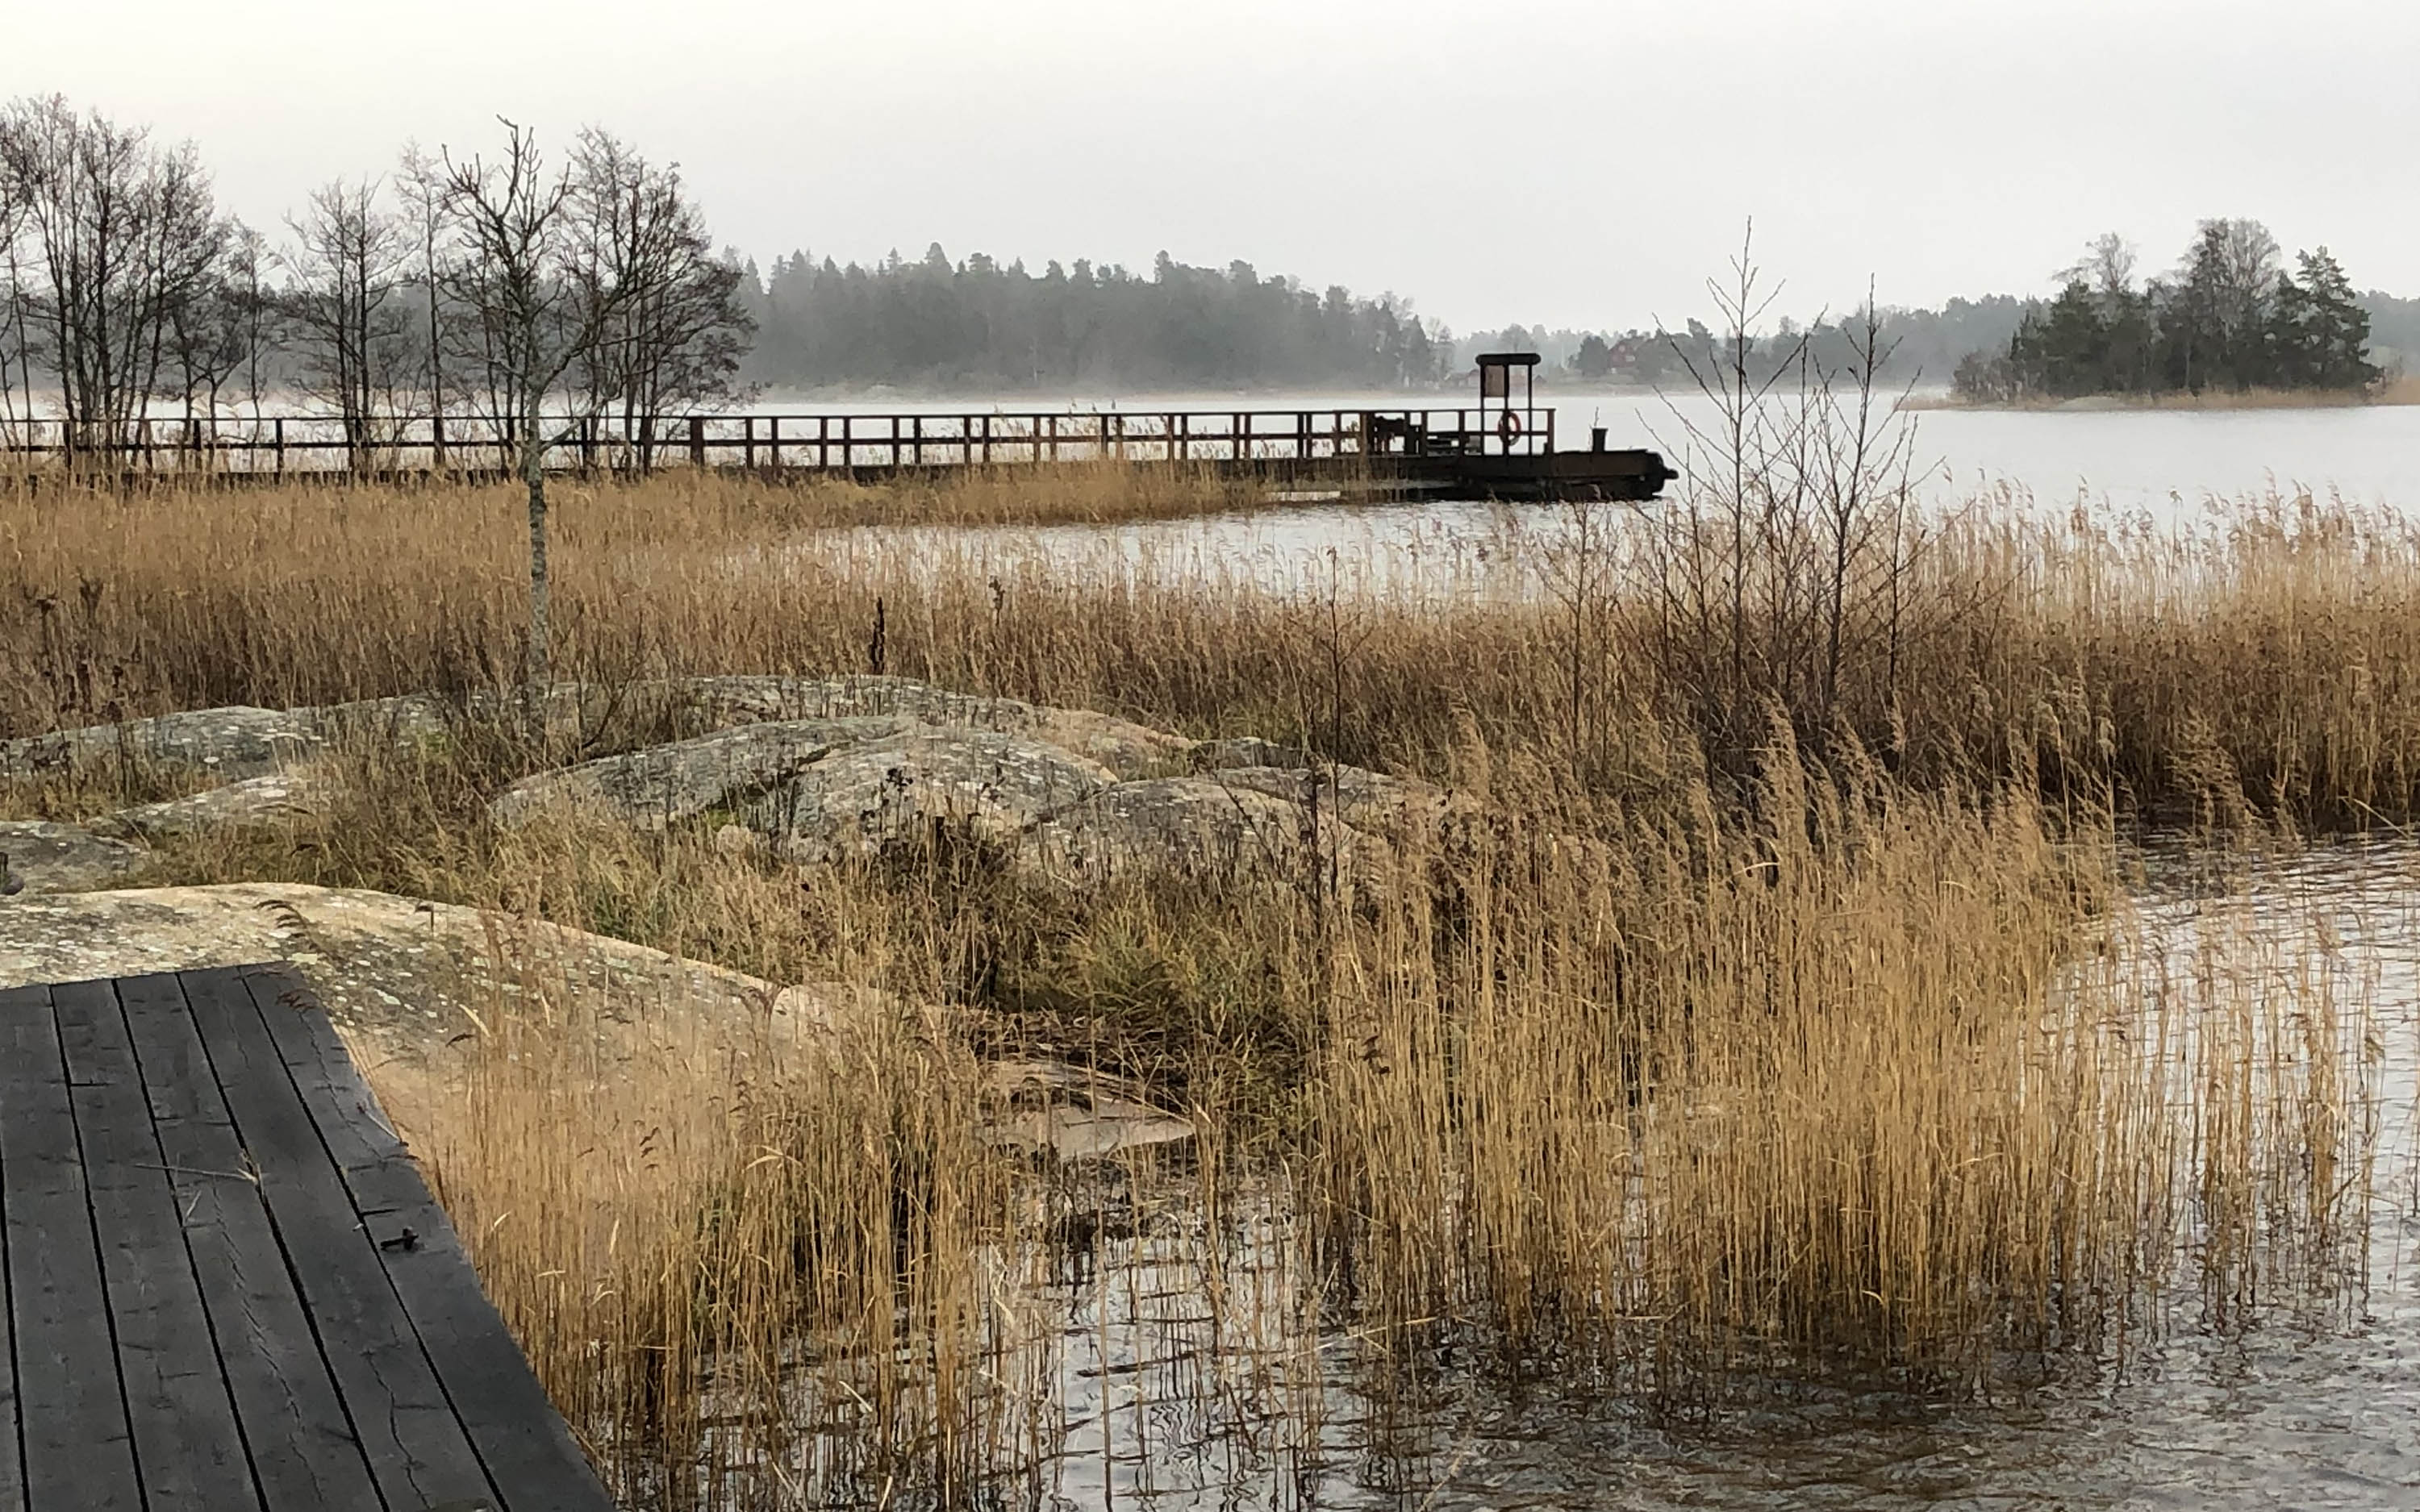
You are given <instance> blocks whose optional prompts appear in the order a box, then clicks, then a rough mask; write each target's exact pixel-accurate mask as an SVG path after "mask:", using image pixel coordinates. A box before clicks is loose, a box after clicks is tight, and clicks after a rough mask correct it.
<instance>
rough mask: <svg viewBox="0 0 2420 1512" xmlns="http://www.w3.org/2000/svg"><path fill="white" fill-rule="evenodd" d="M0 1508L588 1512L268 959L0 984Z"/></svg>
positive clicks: (475, 1293) (512, 1367)
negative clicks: (108, 977)
mask: <svg viewBox="0 0 2420 1512" xmlns="http://www.w3.org/2000/svg"><path fill="white" fill-rule="evenodd" d="M0 1214H5V1226H0V1256H5V1263H0V1509H5V1512H16V1509H20V1508H23V1509H27V1512H70V1509H74V1512H97V1509H101V1508H111V1509H125V1512H167V1509H170V1508H179V1509H183V1508H196V1509H198V1508H208V1509H211V1512H218V1509H222V1508H257V1509H260V1512H287V1509H294V1512H302V1509H312V1512H318V1509H340V1512H352V1509H362V1512H427V1509H437V1508H443V1509H447V1512H473V1509H480V1512H524V1509H536V1508H544V1509H547V1512H611V1508H612V1504H611V1502H610V1501H608V1499H607V1498H606V1495H605V1493H604V1491H603V1489H601V1487H600V1486H599V1484H598V1482H597V1477H596V1475H595V1473H594V1472H593V1471H592V1470H591V1469H590V1467H589V1465H588V1462H587V1461H586V1459H585V1458H582V1454H581V1452H580V1450H579V1448H578V1446H577V1445H576V1444H575V1443H574V1442H573V1440H572V1437H571V1435H570V1432H569V1430H568V1429H567V1428H566V1427H565V1425H564V1423H563V1421H562V1420H561V1419H560V1418H559V1417H557V1416H556V1415H555V1412H554V1410H553V1408H552V1407H551V1405H550V1404H549V1403H548V1401H547V1399H546V1396H545V1394H544V1393H543V1392H542V1391H541V1390H540V1389H539V1387H538V1384H537V1381H536V1380H535V1378H534V1377H533V1376H532V1375H531V1373H530V1370H529V1366H528V1364H527V1362H526V1361H524V1360H523V1359H522V1357H521V1354H520V1350H519V1349H518V1348H516V1347H515V1345H514V1343H513V1341H512V1339H511V1337H510V1336H509V1335H507V1334H506V1333H505V1331H504V1324H503V1322H502V1320H501V1319H499V1318H498V1317H497V1315H496V1312H495V1309H494V1308H493V1307H492V1306H490V1305H489V1303H488V1300H487V1298H486V1296H485V1295H484V1294H483V1293H482V1292H481V1291H480V1289H479V1286H478V1282H477V1279H476V1278H475V1277H474V1276H473V1273H472V1271H471V1267H470V1264H469V1262H468V1261H467V1260H466V1259H465V1257H463V1254H462V1251H461V1248H460V1246H459V1244H458V1242H457V1241H456V1238H455V1235H454V1231H453V1228H452V1227H451V1226H450V1225H449V1224H448V1223H447V1222H446V1220H445V1216H444V1214H443V1213H442V1211H440V1210H439V1209H438V1207H437V1205H436V1203H435V1202H434V1201H433V1200H432V1199H431V1198H430V1196H429V1194H428V1190H427V1187H426V1186H425V1185H424V1184H423V1183H422V1180H421V1178H420V1173H419V1171H418V1169H417V1167H415V1166H414V1165H413V1164H412V1162H411V1158H410V1156H409V1155H407V1154H406V1153H405V1151H404V1149H403V1147H402V1144H401V1142H400V1141H399V1140H398V1139H397V1138H396V1136H395V1134H394V1133H393V1131H392V1130H390V1129H389V1128H388V1127H387V1126H386V1124H385V1122H384V1120H383V1119H382V1118H381V1117H380V1114H379V1112H378V1108H377V1104H376V1103H375V1101H374V1100H373V1099H372V1098H371V1096H370V1094H369V1091H368V1088H366V1087H365V1085H364V1083H363V1082H362V1080H361V1077H360V1075H359V1074H358V1072H356V1071H355V1070H354V1067H353V1064H352V1061H351V1059H350V1057H349V1056H348V1055H347V1054H346V1052H345V1048H344V1046H343V1044H342V1042H341V1041H338V1039H337V1038H336V1035H335V1031H334V1027H333V1026H331V1025H330V1024H329V1022H328V1018H327V1015H326V1014H325V1013H324V1012H323V1011H320V1010H319V1008H318V1006H317V1005H316V1004H315V1003H313V1002H312V1001H311V999H310V997H309V995H308V993H307V990H306V989H304V988H303V986H302V982H301V980H299V979H298V978H296V977H294V976H293V975H292V974H291V973H290V972H289V971H288V970H287V969H285V968H282V967H275V966H251V967H233V968H228V969H224V970H214V971H195V972H185V973H180V974H177V975H162V976H149V977H134V978H128V979H124V980H115V981H88V982H78V983H73V984H70V985H64V986H32V987H17V988H11V989H8V990H7V991H5V992H0Z"/></svg>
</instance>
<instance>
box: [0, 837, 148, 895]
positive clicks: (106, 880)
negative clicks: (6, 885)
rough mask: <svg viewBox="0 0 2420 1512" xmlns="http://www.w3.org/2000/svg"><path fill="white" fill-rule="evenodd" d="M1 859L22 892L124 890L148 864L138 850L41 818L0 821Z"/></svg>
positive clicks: (141, 849)
mask: <svg viewBox="0 0 2420 1512" xmlns="http://www.w3.org/2000/svg"><path fill="white" fill-rule="evenodd" d="M0 856H6V857H7V864H6V871H7V872H8V875H9V876H10V877H13V878H15V879H16V880H17V881H18V882H20V883H22V884H23V887H22V889H21V890H22V891H23V892H26V893H40V892H89V891H92V890H93V889H95V888H99V887H122V886H124V885H125V883H126V882H127V880H128V879H129V878H132V877H133V876H135V875H137V874H139V873H140V872H142V871H143V870H144V868H145V867H147V866H148V865H149V864H150V861H151V853H150V852H149V851H148V850H147V849H145V848H144V847H143V846H141V845H137V844H133V843H132V842H130V841H124V840H121V839H118V838H117V837H116V836H113V835H104V834H101V833H100V832H99V831H98V830H93V829H88V828H86V827H85V826H84V825H63V824H57V823H54V822H53V821H50V820H45V819H6V820H0Z"/></svg>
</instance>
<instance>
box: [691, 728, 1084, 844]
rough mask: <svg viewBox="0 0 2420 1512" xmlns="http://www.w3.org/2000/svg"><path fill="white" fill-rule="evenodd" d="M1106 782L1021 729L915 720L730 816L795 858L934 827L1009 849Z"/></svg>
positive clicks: (903, 837) (913, 836)
mask: <svg viewBox="0 0 2420 1512" xmlns="http://www.w3.org/2000/svg"><path fill="white" fill-rule="evenodd" d="M1116 780H1117V774H1116V773H1114V772H1112V771H1110V770H1109V768H1108V767H1107V766H1104V765H1102V764H1100V763H1099V762H1095V761H1091V760H1088V759H1086V758H1084V757H1082V756H1078V755H1076V754H1075V753H1074V752H1072V751H1065V750H1062V749H1060V748H1058V747H1056V746H1051V745H1046V744H1045V743H1043V742H1041V741H1038V740H1033V739H1030V738H1028V737H1026V736H1024V735H1017V734H1010V733H1003V732H1000V731H988V730H965V729H942V728H938V727H932V726H923V727H919V728H916V729H913V730H910V731H908V732H907V733H903V734H901V735H898V736H895V737H893V738H890V739H884V740H873V741H867V742H864V743H862V744H860V745H854V746H848V747H845V748H841V749H838V750H835V751H833V752H832V753H831V754H830V755H829V756H826V757H825V758H824V759H823V760H821V761H818V762H815V763H814V764H811V765H808V766H805V767H803V768H801V769H800V770H799V771H798V772H797V773H796V774H795V775H794V776H792V777H791V778H790V779H788V780H787V781H785V782H783V783H782V784H781V785H780V786H778V787H774V788H769V789H768V790H766V791H765V792H764V793H762V794H761V795H758V796H756V797H755V798H753V799H752V800H751V801H750V802H748V803H747V804H745V805H742V806H741V807H740V809H739V813H740V815H741V818H742V822H743V823H745V824H746V825H748V827H750V828H751V829H753V830H756V831H758V832H760V833H765V834H769V835H773V836H776V837H778V838H779V841H780V844H781V846H782V849H783V853H784V854H786V855H788V856H792V857H794V858H796V859H799V860H803V861H831V860H838V859H840V858H842V857H844V856H851V855H862V854H865V853H868V852H871V851H875V850H878V849H880V848H881V847H883V846H884V845H886V844H892V843H895V842H901V841H907V842H913V841H920V840H923V839H924V838H926V837H928V836H930V835H931V834H932V833H933V832H934V830H935V828H936V826H948V827H949V828H950V829H952V830H953V831H954V832H956V833H961V834H966V835H970V836H971V837H973V838H977V839H980V840H984V841H990V842H993V843H996V844H1001V845H1007V846H1014V845H1016V843H1017V842H1018V840H1019V837H1021V836H1022V835H1023V834H1024V833H1025V832H1026V831H1027V830H1028V829H1030V828H1031V827H1032V825H1035V824H1037V823H1039V822H1040V821H1042V820H1043V819H1045V818H1047V816H1048V815H1050V814H1053V813H1056V812H1058V811H1059V810H1063V809H1065V808H1068V807H1070V806H1071V805H1075V804H1079V803H1082V802H1083V801H1084V800H1086V799H1088V798H1090V797H1092V796H1093V795H1095V794H1097V793H1099V792H1101V791H1102V790H1103V789H1105V788H1108V787H1109V786H1110V785H1111V784H1112V783H1114V782H1115V781H1116Z"/></svg>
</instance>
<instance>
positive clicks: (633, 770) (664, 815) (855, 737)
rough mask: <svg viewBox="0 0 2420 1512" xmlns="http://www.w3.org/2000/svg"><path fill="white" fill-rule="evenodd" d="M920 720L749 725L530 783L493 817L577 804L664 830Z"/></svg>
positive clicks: (514, 818) (525, 817) (517, 819)
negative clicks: (842, 751) (845, 750)
mask: <svg viewBox="0 0 2420 1512" xmlns="http://www.w3.org/2000/svg"><path fill="white" fill-rule="evenodd" d="M912 722H913V721H911V720H908V719H906V718H904V717H892V716H877V717H861V718H834V719H822V718H817V719H784V720H778V721H773V722H769V723H764V724H749V725H741V726H739V727H738V728H737V729H732V730H723V731H719V732H717V733H713V734H708V735H699V736H696V737H695V738H693V739H690V740H678V741H674V742H672V743H671V744H669V745H663V746H649V747H646V748H644V749H640V750H633V751H627V752H624V753H623V754H621V755H619V756H607V757H603V758H600V759H599V760H597V761H593V762H585V763H582V764H580V765H578V766H571V767H566V768H564V769H563V770H561V771H554V772H541V773H539V774H538V775H536V776H535V777H529V778H524V779H521V780H520V781H519V782H516V783H514V784H513V785H512V786H511V787H509V788H506V789H505V790H504V792H503V793H502V794H500V795H497V797H496V799H495V800H494V802H493V803H491V804H490V805H489V814H490V816H491V817H493V818H494V819H495V821H496V822H497V823H498V824H500V825H504V826H506V827H507V828H510V827H512V826H515V825H521V824H525V823H527V822H528V821H529V820H530V819H531V818H533V817H534V816H535V815H536V814H538V813H540V812H542V811H544V810H548V809H551V808H561V807H566V806H569V807H578V808H582V809H585V810H591V811H601V812H605V813H610V814H613V815H615V816H617V817H619V818H621V819H623V820H625V821H627V822H628V823H630V824H634V825H639V826H641V827H643V828H649V829H661V828H663V827H664V826H666V825H673V824H677V823H679V822H680V821H682V820H685V819H693V818H695V817H696V816H698V815H699V814H702V813H706V812H707V811H709V810H715V809H721V808H728V807H731V806H733V805H735V804H737V803H739V802H742V801H745V800H748V799H751V798H754V797H756V796H757V795H762V794H764V793H766V792H767V791H768V790H770V789H773V788H776V787H779V786H780V785H781V784H783V783H784V782H787V781H789V780H790V779H793V778H795V777H797V776H798V775H799V773H800V772H802V771H804V770H806V769H807V768H808V767H810V766H813V765H814V764H815V763H817V762H820V761H822V760H823V759H824V758H825V757H827V756H829V755H830V754H831V753H832V752H833V751H834V750H835V749H838V748H842V747H845V746H853V745H859V744H861V743H864V742H866V741H869V740H878V739H881V738H883V737H885V736H891V735H897V734H900V733H904V732H905V731H906V730H907V729H908V728H909V727H910V726H911V725H912Z"/></svg>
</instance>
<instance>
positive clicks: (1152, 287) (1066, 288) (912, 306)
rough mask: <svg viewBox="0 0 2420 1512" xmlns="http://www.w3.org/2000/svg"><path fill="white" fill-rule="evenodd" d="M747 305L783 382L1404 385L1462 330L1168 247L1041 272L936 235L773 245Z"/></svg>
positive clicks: (754, 363) (1429, 368) (764, 372)
mask: <svg viewBox="0 0 2420 1512" xmlns="http://www.w3.org/2000/svg"><path fill="white" fill-rule="evenodd" d="M752 308H753V309H754V311H755V314H756V316H757V321H758V326H759V334H758V337H757V344H756V350H755V352H754V353H753V354H752V357H751V358H750V360H749V363H748V372H749V375H750V376H751V377H752V378H756V379H758V380H760V381H762V382H764V383H767V384H770V385H781V386H796V387H816V386H825V385H830V386H863V385H868V384H876V383H881V384H892V385H896V386H900V387H916V388H939V389H951V388H955V389H1050V388H1061V389H1064V388H1070V387H1076V386H1082V387H1087V388H1094V389H1099V390H1115V389H1127V390H1133V389H1154V388H1158V389H1168V388H1194V387H1201V388H1235V387H1239V386H1244V385H1252V384H1295V385H1302V386H1326V387H1347V388H1398V387H1406V386H1411V387H1422V386H1430V385H1434V384H1436V383H1438V382H1441V381H1443V380H1444V379H1445V378H1449V377H1450V376H1451V374H1452V372H1453V370H1454V367H1455V362H1454V340H1453V334H1452V332H1450V331H1449V330H1446V329H1445V328H1443V327H1441V326H1433V325H1431V324H1429V323H1428V322H1426V321H1424V320H1422V319H1421V318H1420V317H1419V316H1417V315H1415V314H1413V313H1412V311H1411V310H1410V309H1409V308H1408V307H1407V306H1406V305H1405V304H1404V301H1401V300H1399V299H1397V298H1396V297H1395V296H1393V295H1391V294H1388V295H1382V296H1380V297H1379V298H1377V299H1362V298H1357V297H1355V296H1354V295H1353V294H1352V293H1351V292H1349V291H1348V290H1345V289H1343V288H1338V287H1330V288H1328V289H1326V290H1325V291H1321V290H1317V289H1311V288H1307V287H1305V286H1303V285H1301V284H1300V283H1298V282H1296V281H1295V280H1294V279H1291V278H1283V277H1263V276H1262V275H1261V274H1260V273H1259V272H1258V271H1257V270H1255V269H1254V268H1253V267H1252V265H1251V264H1249V263H1246V262H1233V263H1230V264H1228V265H1227V266H1226V267H1225V268H1223V269H1218V268H1195V267H1189V266H1187V265H1186V264H1184V263H1180V262H1177V261H1176V260H1174V259H1173V258H1171V257H1170V256H1169V255H1168V254H1167V253H1165V252H1163V253H1161V254H1160V255H1158V257H1157V258H1156V260H1155V261H1154V262H1153V265H1152V268H1151V271H1150V272H1149V273H1148V274H1144V273H1139V272H1133V271H1129V270H1127V269H1125V268H1124V267H1121V266H1118V265H1117V264H1114V263H1106V264H1100V265H1095V264H1094V263H1091V262H1088V261H1085V260H1083V259H1081V258H1078V260H1077V261H1076V262H1075V263H1074V264H1072V265H1070V266H1065V267H1063V266H1061V265H1060V264H1059V263H1058V262H1057V261H1055V260H1054V261H1052V262H1050V263H1049V264H1047V266H1046V267H1045V268H1044V269H1043V270H1042V271H1040V272H1038V273H1036V272H1033V271H1032V270H1029V269H1027V268H1026V266H1025V265H1024V263H1022V262H1011V263H1009V264H1007V265H1005V266H1003V265H1001V263H1000V262H998V261H996V260H995V259H993V258H992V257H989V256H987V255H984V254H982V253H976V254H973V255H970V256H968V257H965V258H963V259H961V260H959V261H956V262H953V261H952V260H951V259H950V257H949V256H948V255H947V254H946V253H944V252H943V251H942V249H941V247H940V246H939V243H936V244H934V245H933V246H932V247H930V248H928V249H926V251H925V253H924V255H923V257H922V258H920V259H917V260H914V261H909V260H907V259H905V258H902V257H901V256H900V255H899V254H898V253H896V252H893V253H892V254H891V255H889V256H888V257H885V258H883V259H882V260H881V261H880V262H878V263H876V264H875V265H874V266H873V267H871V268H867V267H863V266H861V265H860V264H857V263H850V264H848V265H846V266H842V265H840V264H839V263H837V262H835V261H834V260H833V259H831V258H830V257H826V258H824V259H823V260H822V261H820V262H818V261H817V260H816V259H814V257H812V256H810V255H807V254H806V253H803V252H800V253H794V254H792V255H789V256H787V257H782V258H777V259H776V260H775V261H774V263H773V266H772V269H771V271H770V272H769V274H768V276H766V278H765V280H764V283H763V286H762V290H761V292H760V293H758V294H757V295H756V296H755V299H754V300H753V301H752Z"/></svg>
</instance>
